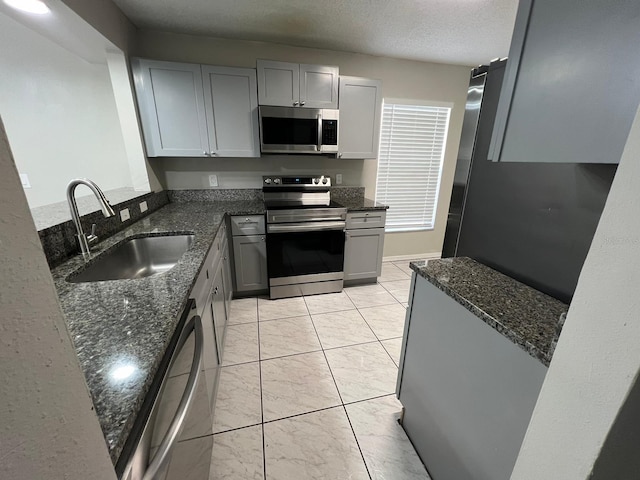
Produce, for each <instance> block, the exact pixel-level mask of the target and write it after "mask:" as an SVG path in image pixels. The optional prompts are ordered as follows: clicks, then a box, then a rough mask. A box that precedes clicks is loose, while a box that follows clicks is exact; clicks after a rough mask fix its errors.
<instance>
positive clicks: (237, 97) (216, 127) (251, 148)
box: [202, 65, 260, 157]
mask: <svg viewBox="0 0 640 480" xmlns="http://www.w3.org/2000/svg"><path fill="white" fill-rule="evenodd" d="M202 79H203V85H204V102H205V112H206V116H207V125H208V127H209V128H208V130H209V143H210V146H211V154H212V155H215V156H218V157H259V156H260V143H259V141H258V139H259V131H258V97H257V87H256V71H255V70H254V69H252V68H230V67H210V66H207V65H203V66H202Z"/></svg>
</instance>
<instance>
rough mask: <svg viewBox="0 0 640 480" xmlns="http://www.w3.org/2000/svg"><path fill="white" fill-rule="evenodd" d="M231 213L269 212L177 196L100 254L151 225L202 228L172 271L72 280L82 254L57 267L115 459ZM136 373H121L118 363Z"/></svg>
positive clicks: (249, 204)
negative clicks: (102, 279) (103, 279)
mask: <svg viewBox="0 0 640 480" xmlns="http://www.w3.org/2000/svg"><path fill="white" fill-rule="evenodd" d="M225 213H227V214H231V215H250V214H261V213H264V204H263V203H262V202H261V201H221V202H187V203H171V204H169V205H167V206H165V207H163V208H161V209H159V210H158V211H156V212H154V213H152V214H151V215H149V216H148V217H146V218H143V219H142V220H140V221H138V222H136V223H134V224H133V225H131V227H130V228H128V229H126V230H124V231H122V232H119V233H117V234H115V235H113V236H112V237H110V238H108V239H106V240H104V241H103V242H101V243H100V244H99V245H97V246H96V248H95V249H94V251H93V252H94V257H95V256H97V254H99V253H101V252H104V251H105V250H107V249H109V248H111V247H113V246H114V245H116V244H118V243H120V242H122V241H123V240H124V239H125V238H127V237H131V236H134V235H140V234H147V233H186V232H188V233H194V234H195V239H194V243H193V245H192V247H191V248H190V249H189V250H188V251H187V252H186V253H185V254H184V256H183V257H182V259H181V260H180V261H179V262H178V263H177V264H176V266H175V267H174V268H172V269H171V270H170V271H168V272H165V273H162V274H158V275H155V276H151V277H147V278H142V279H136V280H116V281H106V282H93V283H69V282H67V281H66V280H65V279H66V277H67V276H68V275H69V274H71V273H72V272H75V271H77V270H79V269H81V268H83V266H84V265H85V264H84V262H83V260H82V257H81V256H80V255H78V256H76V257H73V258H72V259H70V260H69V261H67V262H65V263H63V264H62V265H60V266H58V267H56V268H55V269H53V270H52V274H53V278H54V280H55V284H56V288H57V290H58V295H59V297H60V303H61V305H62V310H63V312H64V314H65V318H66V322H67V326H68V329H69V332H70V335H71V338H72V340H73V343H74V346H75V349H76V352H77V355H78V358H79V360H80V366H81V368H82V370H83V372H84V375H85V379H86V381H87V385H88V387H89V392H90V394H91V397H92V400H93V404H94V406H95V409H96V413H97V415H98V419H99V421H100V425H101V427H102V431H103V433H104V436H105V440H106V442H107V446H108V448H109V453H110V455H111V459H112V461H113V462H114V464H115V463H116V462H117V460H118V457H119V455H120V453H121V451H122V447H123V445H124V443H125V441H126V439H127V437H128V435H129V432H130V431H131V428H132V426H133V424H134V421H135V419H136V416H137V414H138V411H139V410H140V408H141V406H142V403H143V401H144V398H145V396H146V394H147V392H148V390H149V388H150V386H151V383H152V382H153V378H154V376H155V374H156V372H157V369H158V366H159V364H160V361H161V359H162V357H163V355H164V353H165V351H166V349H167V346H168V344H169V342H170V340H171V337H172V335H173V333H174V330H175V328H176V325H177V323H178V321H179V317H180V314H181V312H182V310H183V309H184V307H185V305H186V303H187V300H188V296H189V292H190V291H191V288H192V287H193V284H194V283H195V279H196V277H197V275H198V273H199V271H200V269H201V267H202V264H203V262H204V259H205V256H206V253H207V251H208V250H209V248H210V247H211V244H212V243H213V239H214V237H215V235H216V233H217V232H218V229H219V228H220V226H221V224H222V221H223V219H224V215H225ZM119 367H127V368H128V369H129V370H130V371H131V372H132V373H131V374H130V375H129V376H128V377H127V378H126V379H122V380H119V379H117V376H118V375H117V374H116V375H114V371H115V370H116V369H118V368H119Z"/></svg>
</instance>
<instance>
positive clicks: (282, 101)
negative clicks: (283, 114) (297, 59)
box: [257, 60, 339, 108]
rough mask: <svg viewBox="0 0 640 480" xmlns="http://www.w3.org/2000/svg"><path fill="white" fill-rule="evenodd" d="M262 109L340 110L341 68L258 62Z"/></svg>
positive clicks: (259, 95) (266, 61)
mask: <svg viewBox="0 0 640 480" xmlns="http://www.w3.org/2000/svg"><path fill="white" fill-rule="evenodd" d="M257 66H258V99H259V103H260V105H272V106H277V107H306V108H338V78H339V75H338V72H339V71H338V67H329V66H325V65H306V64H298V63H288V62H274V61H271V60H258V62H257Z"/></svg>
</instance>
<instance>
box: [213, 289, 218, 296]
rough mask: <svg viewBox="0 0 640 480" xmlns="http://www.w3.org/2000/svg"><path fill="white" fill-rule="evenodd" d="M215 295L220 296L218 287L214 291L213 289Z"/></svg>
mask: <svg viewBox="0 0 640 480" xmlns="http://www.w3.org/2000/svg"><path fill="white" fill-rule="evenodd" d="M213 294H214V295H217V294H218V287H216V288H214V289H213Z"/></svg>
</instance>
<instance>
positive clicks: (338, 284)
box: [267, 221, 345, 298]
mask: <svg viewBox="0 0 640 480" xmlns="http://www.w3.org/2000/svg"><path fill="white" fill-rule="evenodd" d="M344 225H345V224H344V222H340V221H335V222H303V223H286V224H274V225H269V226H268V230H267V269H268V272H269V287H270V296H271V298H282V297H292V296H299V295H313V294H317V293H329V292H336V291H338V292H339V291H341V290H342V284H343V280H344V273H343V265H344V238H345V234H344Z"/></svg>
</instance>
